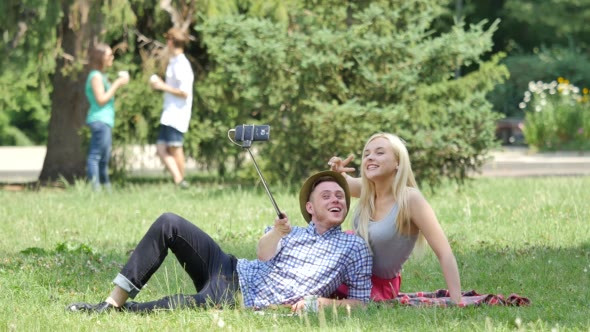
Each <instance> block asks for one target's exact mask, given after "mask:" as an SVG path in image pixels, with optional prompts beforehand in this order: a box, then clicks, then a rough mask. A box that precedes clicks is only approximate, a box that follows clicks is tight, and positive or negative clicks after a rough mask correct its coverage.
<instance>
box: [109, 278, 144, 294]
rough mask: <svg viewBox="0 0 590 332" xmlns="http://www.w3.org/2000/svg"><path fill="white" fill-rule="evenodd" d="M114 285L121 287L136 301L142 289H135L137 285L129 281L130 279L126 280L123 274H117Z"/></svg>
mask: <svg viewBox="0 0 590 332" xmlns="http://www.w3.org/2000/svg"><path fill="white" fill-rule="evenodd" d="M113 284H115V285H117V286H119V287H121V288H122V289H123V290H124V291H126V292H127V294H128V295H129V297H130V298H132V299H134V298H135V296H137V294H138V293H139V291H140V290H141V289H139V288H137V287H135V285H134V284H133V283H132V282H131V281H129V279H127V278H125V276H124V275H122V274H121V273H119V274H117V277H116V278H115V280H113Z"/></svg>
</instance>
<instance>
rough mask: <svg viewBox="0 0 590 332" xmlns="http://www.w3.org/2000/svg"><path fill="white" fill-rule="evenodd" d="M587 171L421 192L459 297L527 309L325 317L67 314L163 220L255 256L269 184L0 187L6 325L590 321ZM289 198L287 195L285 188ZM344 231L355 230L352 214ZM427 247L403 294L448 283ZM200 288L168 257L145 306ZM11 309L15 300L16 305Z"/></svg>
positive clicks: (408, 273) (97, 296)
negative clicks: (489, 298)
mask: <svg viewBox="0 0 590 332" xmlns="http://www.w3.org/2000/svg"><path fill="white" fill-rule="evenodd" d="M588 187H590V177H559V178H526V179H490V178H482V179H477V180H474V181H472V182H468V183H467V185H465V186H463V187H462V188H457V187H456V185H453V184H448V185H446V186H444V187H442V188H439V189H438V190H437V191H436V192H435V193H429V192H427V193H425V194H426V196H428V199H429V201H430V202H431V204H432V205H433V207H434V209H435V211H436V212H437V216H438V218H439V220H440V221H441V224H442V226H443V228H444V229H445V232H446V234H447V236H448V237H449V240H450V242H451V245H452V247H453V249H454V251H455V254H456V256H457V261H458V263H459V269H460V273H461V279H462V285H463V289H465V290H469V289H475V290H476V291H478V292H479V293H501V294H504V295H509V294H510V293H513V292H514V293H518V294H520V295H522V296H527V297H529V298H530V299H531V300H532V305H531V306H529V307H480V308H463V309H459V308H446V309H441V308H425V309H416V308H407V307H400V306H397V307H384V306H380V305H375V304H372V305H370V306H369V307H368V308H367V309H366V310H352V312H351V313H350V314H349V313H347V312H346V310H345V309H342V308H340V309H338V310H335V311H334V310H332V309H328V310H325V312H323V313H322V314H321V315H317V314H310V315H307V316H305V317H299V316H292V315H290V312H289V310H288V309H278V310H268V311H265V312H264V313H263V314H258V313H254V312H252V311H250V310H243V309H231V310H176V311H173V312H166V311H165V312H158V313H154V314H150V315H135V314H127V313H110V314H107V315H102V316H92V315H77V314H69V313H66V312H65V311H64V308H65V306H66V305H67V304H68V303H70V302H74V301H90V302H98V301H101V300H102V299H104V297H105V296H106V295H108V293H109V291H110V289H111V287H112V285H111V283H110V282H111V280H112V279H113V278H114V276H115V275H116V273H117V272H118V270H119V269H120V268H121V266H122V264H123V263H124V262H125V260H126V259H127V256H128V253H129V251H130V250H132V249H133V248H134V245H135V244H136V243H137V242H138V240H139V239H140V238H141V237H142V236H143V234H144V233H145V232H146V231H147V228H148V227H149V225H150V224H151V223H152V222H153V221H154V220H155V219H156V218H157V217H158V216H159V215H160V214H162V213H164V212H175V213H177V214H180V215H182V216H183V217H185V218H187V219H188V220H191V221H192V222H193V223H195V224H196V225H197V226H199V227H201V228H202V229H203V230H204V231H206V232H208V233H209V234H210V235H211V236H212V237H213V238H214V239H215V240H217V241H219V243H220V245H221V246H222V247H223V249H224V250H226V251H227V252H229V253H232V254H234V255H236V256H238V257H245V258H254V257H255V245H256V242H257V240H258V238H259V237H260V236H261V234H262V232H263V229H264V227H266V226H267V225H270V224H271V223H272V221H273V219H274V210H273V208H272V206H271V205H270V203H269V202H268V198H267V197H266V194H265V193H264V191H263V190H262V189H261V188H256V189H253V188H246V187H239V186H231V187H228V186H224V185H219V184H203V185H195V186H194V187H192V188H190V189H189V190H187V191H178V190H175V189H176V188H174V187H173V186H170V185H163V184H162V185H160V184H151V185H129V186H127V187H125V188H124V189H116V190H114V191H113V192H112V193H111V194H108V193H94V192H92V191H91V190H90V188H88V187H87V186H85V185H83V184H75V185H72V186H69V187H68V188H66V189H65V190H55V189H41V190H40V191H23V192H6V191H5V192H0V201H1V202H2V204H1V205H0V215H1V216H2V221H3V222H2V223H1V224H0V232H1V233H2V234H3V240H2V242H0V250H1V252H2V253H3V255H2V256H0V289H1V290H2V292H1V293H0V301H2V303H4V304H5V305H3V306H0V329H2V330H16V331H25V330H107V329H111V330H136V329H138V330H146V329H149V330H158V329H161V330H214V329H218V330H269V329H271V330H277V329H279V330H308V329H310V328H312V329H314V328H323V329H333V330H339V331H340V330H377V329H383V328H385V329H386V330H389V329H396V330H398V329H399V330H431V329H433V328H435V329H441V330H456V329H459V330H480V331H489V330H501V331H502V330H514V329H525V330H551V329H558V330H562V329H582V330H583V329H587V326H588V325H589V324H590V319H589V318H588V315H587V313H588V308H589V307H590V300H588V298H587V294H590V272H589V271H590V222H589V221H590V209H588V208H587V202H588V201H590V190H588V189H587V188H588ZM295 191H296V190H292V189H291V190H289V191H285V193H282V192H283V190H280V191H279V190H274V193H275V196H276V199H277V203H278V204H279V206H280V207H281V209H283V210H284V211H285V212H286V213H287V214H288V215H289V216H290V218H291V220H292V222H293V223H294V224H297V225H300V226H303V225H304V224H305V222H304V221H303V219H302V218H301V217H300V215H299V208H298V205H297V200H296V195H295V193H294V192H295ZM287 192H288V193H287ZM345 228H349V223H348V220H347V222H346V223H345ZM445 287H446V286H445V284H444V279H443V277H442V273H441V271H440V268H439V266H438V261H437V260H436V257H435V256H434V255H433V254H432V252H431V251H430V250H429V249H428V250H427V251H426V253H425V255H423V257H422V258H418V257H413V258H412V259H410V261H408V263H407V264H406V265H405V267H404V271H403V284H402V291H405V292H413V291H422V290H423V291H432V290H436V289H440V288H445ZM192 292H194V286H193V285H192V281H191V280H190V278H188V276H187V275H186V274H185V273H184V271H183V270H182V268H181V267H180V266H179V264H178V263H177V262H176V260H175V259H174V257H173V255H172V254H170V255H169V257H168V258H167V259H166V261H165V262H164V264H163V265H162V268H161V269H160V270H159V271H158V272H157V273H156V274H155V275H154V277H153V278H152V280H150V282H149V284H148V286H147V287H146V288H145V289H144V291H142V292H141V294H140V295H139V297H138V299H137V300H139V301H147V300H152V299H156V298H159V297H162V296H165V295H169V294H176V293H192ZM6 304H10V305H6Z"/></svg>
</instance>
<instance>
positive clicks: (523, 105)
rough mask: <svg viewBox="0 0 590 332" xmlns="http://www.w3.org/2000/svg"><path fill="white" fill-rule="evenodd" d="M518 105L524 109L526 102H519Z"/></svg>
mask: <svg viewBox="0 0 590 332" xmlns="http://www.w3.org/2000/svg"><path fill="white" fill-rule="evenodd" d="M518 107H520V109H524V108H525V107H526V103H520V104H518Z"/></svg>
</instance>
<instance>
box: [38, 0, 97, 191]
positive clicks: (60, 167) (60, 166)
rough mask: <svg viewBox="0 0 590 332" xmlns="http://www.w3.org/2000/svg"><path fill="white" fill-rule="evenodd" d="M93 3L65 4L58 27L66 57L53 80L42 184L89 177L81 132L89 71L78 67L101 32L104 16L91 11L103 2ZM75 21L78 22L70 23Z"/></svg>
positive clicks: (76, 0) (59, 61)
mask: <svg viewBox="0 0 590 332" xmlns="http://www.w3.org/2000/svg"><path fill="white" fill-rule="evenodd" d="M92 2H93V4H90V2H88V0H71V1H64V2H63V3H62V10H63V13H64V15H63V20H62V22H61V23H60V24H59V25H58V26H57V36H58V40H61V47H62V50H63V52H62V53H63V54H64V56H59V57H58V59H57V61H56V62H57V63H56V71H55V74H54V75H53V77H52V84H53V91H52V93H51V118H50V121H49V134H48V139H47V154H46V155H45V161H44V162H43V169H42V170H41V174H40V175H39V181H42V182H45V181H53V180H56V179H58V178H64V179H66V180H67V181H68V182H72V181H73V180H74V179H76V178H82V177H84V174H85V166H86V149H85V148H84V147H83V146H82V142H83V141H82V136H81V135H80V129H82V127H83V126H84V123H85V120H86V114H87V112H88V101H87V100H86V96H85V94H84V85H85V83H86V76H87V73H88V70H87V69H84V70H80V69H78V68H80V66H79V64H80V61H81V60H80V59H83V58H84V57H85V56H86V54H87V50H88V46H89V44H90V41H91V40H92V39H93V37H94V36H96V35H97V32H98V31H100V30H99V27H100V25H101V21H102V20H101V17H99V16H96V15H92V14H90V15H89V12H90V10H92V9H95V8H92V7H94V6H95V5H97V3H100V2H101V1H92ZM99 8H100V7H99ZM99 12H100V11H99ZM72 14H73V15H72ZM76 14H77V15H76ZM72 18H74V19H75V20H76V21H75V22H72V21H70V20H71V19H72ZM76 63H77V64H78V66H76Z"/></svg>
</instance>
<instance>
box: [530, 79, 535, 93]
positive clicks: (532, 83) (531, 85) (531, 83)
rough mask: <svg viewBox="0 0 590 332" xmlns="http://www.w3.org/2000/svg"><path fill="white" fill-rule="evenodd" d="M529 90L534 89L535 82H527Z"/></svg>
mask: <svg viewBox="0 0 590 332" xmlns="http://www.w3.org/2000/svg"><path fill="white" fill-rule="evenodd" d="M529 90H531V91H533V92H534V91H535V82H533V81H530V82H529Z"/></svg>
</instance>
